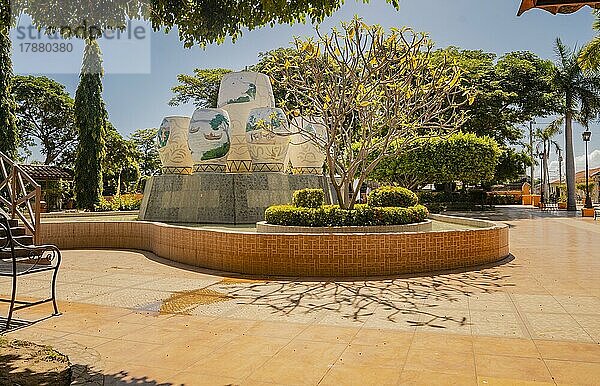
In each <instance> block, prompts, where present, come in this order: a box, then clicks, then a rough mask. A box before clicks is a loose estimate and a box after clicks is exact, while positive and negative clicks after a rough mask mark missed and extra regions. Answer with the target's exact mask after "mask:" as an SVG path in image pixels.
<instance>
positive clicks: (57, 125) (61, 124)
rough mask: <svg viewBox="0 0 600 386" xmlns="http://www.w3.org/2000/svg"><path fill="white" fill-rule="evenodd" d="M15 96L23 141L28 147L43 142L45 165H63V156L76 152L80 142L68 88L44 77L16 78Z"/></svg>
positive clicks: (14, 85) (42, 150)
mask: <svg viewBox="0 0 600 386" xmlns="http://www.w3.org/2000/svg"><path fill="white" fill-rule="evenodd" d="M12 93H13V95H14V97H15V100H16V102H17V117H18V118H19V125H20V130H21V140H22V141H24V142H25V143H24V144H26V145H33V144H34V143H35V142H39V144H40V146H41V149H40V150H41V153H42V155H44V157H45V159H44V164H46V165H48V164H53V163H60V158H61V157H62V155H63V154H64V153H70V152H72V148H73V147H74V146H75V144H76V142H77V130H76V129H75V117H74V115H73V104H74V101H73V99H72V98H71V96H70V95H69V94H68V93H67V92H66V90H65V87H64V86H63V85H62V84H60V83H58V82H56V81H54V80H52V79H49V78H46V77H43V76H40V77H36V76H15V77H14V78H13V82H12ZM22 145H23V144H22Z"/></svg>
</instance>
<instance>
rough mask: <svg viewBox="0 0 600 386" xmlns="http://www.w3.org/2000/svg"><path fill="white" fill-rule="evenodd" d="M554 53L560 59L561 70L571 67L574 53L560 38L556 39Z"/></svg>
mask: <svg viewBox="0 0 600 386" xmlns="http://www.w3.org/2000/svg"><path fill="white" fill-rule="evenodd" d="M554 52H555V53H556V56H557V57H558V59H559V67H560V68H561V69H566V68H568V67H570V66H569V62H570V58H571V57H572V52H573V51H572V50H571V48H569V47H567V46H566V45H565V44H564V43H563V42H562V40H561V39H560V38H556V42H555V43H554Z"/></svg>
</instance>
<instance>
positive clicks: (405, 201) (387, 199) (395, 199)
mask: <svg viewBox="0 0 600 386" xmlns="http://www.w3.org/2000/svg"><path fill="white" fill-rule="evenodd" d="M367 203H368V204H369V206H372V207H379V208H389V207H401V208H408V207H410V206H415V205H417V204H418V203H419V198H418V197H417V195H416V194H415V193H413V192H411V191H410V190H408V189H406V188H401V187H398V186H383V187H381V188H378V189H375V190H373V191H372V192H371V193H369V196H368V197H367Z"/></svg>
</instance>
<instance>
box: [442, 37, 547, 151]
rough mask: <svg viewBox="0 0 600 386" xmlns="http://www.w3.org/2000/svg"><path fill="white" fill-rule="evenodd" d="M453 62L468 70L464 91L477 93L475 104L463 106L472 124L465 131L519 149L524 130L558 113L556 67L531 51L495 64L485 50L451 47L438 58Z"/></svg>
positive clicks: (493, 58) (506, 56)
mask: <svg viewBox="0 0 600 386" xmlns="http://www.w3.org/2000/svg"><path fill="white" fill-rule="evenodd" d="M438 56H440V59H439V60H443V58H444V57H450V58H452V59H453V60H455V61H456V62H457V65H458V66H459V67H460V68H461V69H462V70H463V72H464V75H463V77H462V82H463V86H464V87H468V88H472V89H474V90H475V91H474V99H473V103H472V104H471V105H465V106H463V107H462V109H463V110H465V111H466V112H467V119H466V122H465V124H464V125H463V127H462V130H464V131H467V132H471V133H475V134H477V135H479V136H484V135H488V136H490V137H492V138H493V139H495V140H496V141H497V142H498V144H499V145H501V146H508V145H510V144H516V143H517V141H518V140H519V139H521V137H522V135H523V133H522V131H521V129H520V128H519V126H520V125H522V124H524V123H526V122H529V121H531V120H532V119H533V118H535V117H538V116H547V115H550V114H551V113H552V112H554V111H555V110H556V106H557V105H558V103H559V102H558V99H557V96H556V93H555V92H554V88H553V86H552V74H553V71H554V65H553V64H552V62H550V61H547V60H543V59H540V58H539V57H537V56H536V55H535V54H533V53H531V52H511V53H508V54H505V55H504V56H502V57H500V58H499V59H498V60H496V55H495V54H492V53H487V52H483V51H479V50H477V51H473V50H460V49H458V48H457V47H448V48H445V49H443V50H439V51H437V52H436V53H435V54H434V57H435V58H437V57H438Z"/></svg>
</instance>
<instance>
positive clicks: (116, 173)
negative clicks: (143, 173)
mask: <svg viewBox="0 0 600 386" xmlns="http://www.w3.org/2000/svg"><path fill="white" fill-rule="evenodd" d="M139 158H140V154H139V151H138V149H137V147H136V144H135V142H134V141H133V140H127V139H125V138H123V136H122V135H121V134H120V133H119V132H118V131H117V130H116V129H115V128H114V126H113V125H112V124H111V123H108V124H107V130H106V157H105V158H104V160H103V162H102V176H103V181H104V192H103V195H105V196H108V195H117V196H118V195H120V194H121V193H123V192H124V193H128V192H130V191H132V190H134V188H135V186H136V185H137V182H138V180H139V178H140V166H139V164H138V159H139Z"/></svg>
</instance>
